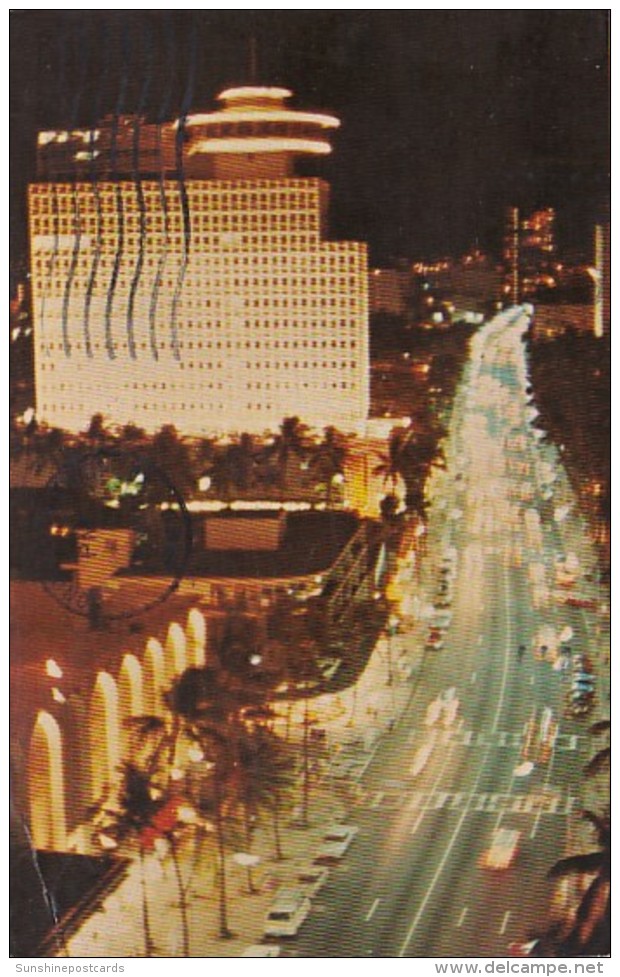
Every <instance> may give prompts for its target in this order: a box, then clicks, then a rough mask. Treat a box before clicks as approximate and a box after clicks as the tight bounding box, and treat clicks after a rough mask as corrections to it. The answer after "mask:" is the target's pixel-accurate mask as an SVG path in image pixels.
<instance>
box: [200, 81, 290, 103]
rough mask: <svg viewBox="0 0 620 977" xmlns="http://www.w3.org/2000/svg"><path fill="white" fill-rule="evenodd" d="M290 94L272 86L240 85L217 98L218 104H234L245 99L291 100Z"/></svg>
mask: <svg viewBox="0 0 620 977" xmlns="http://www.w3.org/2000/svg"><path fill="white" fill-rule="evenodd" d="M292 94H293V93H292V92H291V91H289V89H288V88H275V87H273V86H261V85H240V86H239V87H238V88H226V89H225V90H224V91H223V92H220V94H219V95H218V96H217V100H218V102H236V101H241V100H244V99H246V98H249V99H252V98H272V99H284V98H291V96H292Z"/></svg>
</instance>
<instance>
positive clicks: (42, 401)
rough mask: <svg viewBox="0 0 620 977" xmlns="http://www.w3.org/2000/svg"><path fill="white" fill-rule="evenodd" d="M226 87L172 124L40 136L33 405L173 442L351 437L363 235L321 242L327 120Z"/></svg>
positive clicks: (363, 289)
mask: <svg viewBox="0 0 620 977" xmlns="http://www.w3.org/2000/svg"><path fill="white" fill-rule="evenodd" d="M290 95H291V93H290V92H288V91H287V90H285V89H276V88H258V87H251V88H238V89H230V90H228V91H226V92H223V93H222V94H221V95H220V96H219V100H220V102H221V103H222V108H221V109H218V110H217V111H214V112H210V113H203V114H195V115H189V116H188V117H186V118H184V119H182V120H179V121H178V122H175V123H167V124H163V125H149V124H146V123H145V122H144V121H143V120H141V119H138V118H133V117H130V118H121V119H118V118H115V119H107V120H104V121H103V122H102V123H101V126H100V128H98V129H95V130H88V131H79V132H75V131H73V132H42V133H39V137H38V174H39V177H38V182H37V183H36V184H34V185H32V186H31V187H30V191H29V226H30V245H31V271H32V289H33V314H34V326H35V376H36V400H37V416H38V418H39V419H40V420H42V421H46V422H47V423H49V424H53V425H56V426H58V427H61V428H63V429H65V430H69V431H80V430H84V429H85V428H86V427H87V426H88V423H89V421H90V418H91V417H92V415H93V414H95V413H101V414H103V415H104V418H105V419H106V421H107V422H108V423H111V424H117V425H123V424H126V423H130V422H131V423H133V424H137V425H139V426H141V427H144V428H145V429H146V430H147V431H150V432H152V431H155V430H157V429H158V428H160V427H161V425H162V424H170V423H171V424H174V425H175V426H176V427H177V429H178V430H179V431H180V432H181V433H182V434H185V435H193V436H202V435H209V434H218V433H219V434H221V433H232V432H240V431H249V432H255V433H262V432H264V431H268V430H272V429H274V428H275V427H277V425H278V424H279V423H280V422H281V420H282V418H283V417H285V416H293V415H294V416H299V417H300V418H302V419H303V420H304V421H305V422H306V423H308V424H310V425H311V426H316V427H323V426H325V425H327V424H333V425H336V426H337V427H339V428H341V429H342V430H343V431H358V430H362V429H363V426H364V422H365V420H366V417H367V414H368V400H369V391H368V385H369V379H368V378H369V371H368V267H367V251H366V245H365V244H363V243H360V242H354V241H351V242H341V241H329V240H327V239H326V230H327V208H328V195H329V187H328V185H327V184H326V183H325V182H324V181H323V180H321V179H317V178H302V177H296V176H295V175H294V161H295V160H296V158H297V157H299V156H320V155H323V154H325V153H328V152H330V150H331V146H330V143H329V139H328V136H329V133H330V131H331V130H333V129H334V128H336V127H337V126H338V124H339V123H338V120H337V119H335V118H333V117H332V116H329V115H325V114H319V113H311V112H300V111H297V110H292V109H289V108H287V107H286V100H287V99H288V98H289V97H290Z"/></svg>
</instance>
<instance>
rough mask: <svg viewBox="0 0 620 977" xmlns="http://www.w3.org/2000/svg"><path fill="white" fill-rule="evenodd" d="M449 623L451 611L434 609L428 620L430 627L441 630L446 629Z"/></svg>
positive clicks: (450, 621)
mask: <svg viewBox="0 0 620 977" xmlns="http://www.w3.org/2000/svg"><path fill="white" fill-rule="evenodd" d="M451 623H452V612H451V611H437V610H435V611H434V613H433V616H432V618H431V621H430V626H431V628H439V629H440V630H442V631H447V630H448V628H449V627H450V625H451Z"/></svg>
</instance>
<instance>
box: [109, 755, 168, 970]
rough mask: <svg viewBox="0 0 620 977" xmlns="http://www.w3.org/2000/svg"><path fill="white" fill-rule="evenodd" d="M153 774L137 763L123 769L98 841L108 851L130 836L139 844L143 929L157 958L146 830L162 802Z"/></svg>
mask: <svg viewBox="0 0 620 977" xmlns="http://www.w3.org/2000/svg"><path fill="white" fill-rule="evenodd" d="M149 779H150V778H149V775H148V774H147V773H146V772H145V771H142V770H140V768H139V767H137V766H135V765H134V764H133V763H130V762H127V763H125V764H124V765H123V769H122V782H121V786H120V788H119V794H118V798H117V800H116V803H114V804H113V806H111V807H104V809H103V811H102V812H101V816H100V817H99V818H98V819H97V821H98V823H97V821H96V829H97V839H98V841H99V843H100V844H101V847H102V848H104V849H105V850H108V851H109V850H112V849H114V848H117V847H118V845H119V844H120V843H121V842H122V841H124V840H125V839H127V838H128V837H129V838H130V839H131V840H132V841H133V842H134V843H135V844H136V845H137V848H138V857H139V860H140V887H141V893H142V928H143V933H144V954H145V956H147V957H151V956H152V955H153V950H154V943H153V935H152V928H151V920H150V913H149V903H148V891H147V882H146V865H145V847H146V846H145V842H144V834H143V833H144V831H145V829H146V828H147V827H148V826H149V825H150V822H151V819H152V817H153V814H154V813H155V811H156V810H157V807H158V802H157V801H156V800H155V799H154V798H153V794H152V791H151V788H150V784H149Z"/></svg>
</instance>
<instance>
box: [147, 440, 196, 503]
mask: <svg viewBox="0 0 620 977" xmlns="http://www.w3.org/2000/svg"><path fill="white" fill-rule="evenodd" d="M150 456H151V459H152V461H153V463H154V465H156V466H157V467H158V468H160V469H161V470H163V471H164V472H165V473H166V475H167V476H168V477H169V478H170V480H171V481H172V482H173V484H174V485H175V486H176V487H177V488H178V489H179V490H180V491H181V492H183V493H184V494H189V493H191V492H192V491H193V489H194V478H193V473H192V464H191V458H190V454H189V449H188V447H187V444H186V443H185V442H184V441H183V439H182V438H181V437H180V436H179V433H178V431H177V429H176V427H175V426H174V424H164V425H163V426H162V427H161V428H160V429H159V431H157V433H156V434H155V435H154V436H153V439H152V441H151V445H150Z"/></svg>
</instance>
